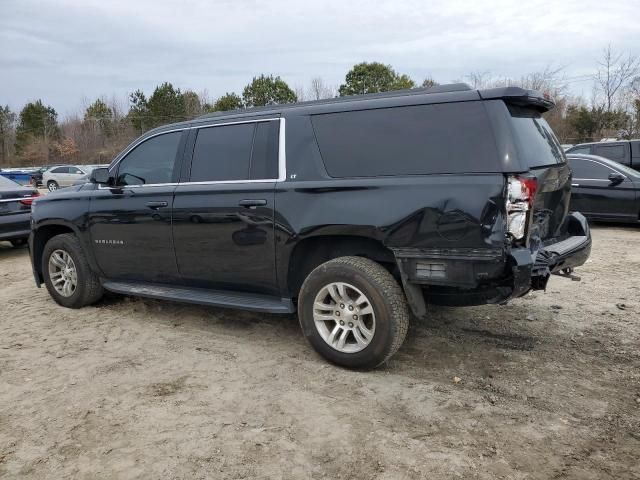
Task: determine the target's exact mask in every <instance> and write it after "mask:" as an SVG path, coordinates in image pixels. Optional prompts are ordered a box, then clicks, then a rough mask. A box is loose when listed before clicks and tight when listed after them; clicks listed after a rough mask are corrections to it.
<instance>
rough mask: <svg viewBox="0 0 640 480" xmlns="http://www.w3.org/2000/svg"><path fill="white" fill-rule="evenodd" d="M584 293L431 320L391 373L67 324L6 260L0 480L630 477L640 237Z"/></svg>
mask: <svg viewBox="0 0 640 480" xmlns="http://www.w3.org/2000/svg"><path fill="white" fill-rule="evenodd" d="M593 236H594V246H593V252H592V258H591V259H590V260H589V262H588V263H587V264H586V265H585V266H584V267H582V268H581V269H579V271H578V272H577V274H578V275H580V276H581V277H582V281H581V282H576V281H571V280H569V279H564V278H559V277H554V278H552V279H551V282H550V284H549V288H548V290H547V292H546V293H543V292H536V293H535V294H530V295H528V296H526V297H525V298H522V299H519V300H516V301H514V302H512V303H511V304H509V305H507V306H484V307H474V308H464V309H453V308H451V309H448V308H447V309H445V308H432V309H431V315H430V318H429V320H428V321H425V322H420V323H419V324H414V325H412V328H411V330H410V332H409V337H408V339H407V342H406V343H405V345H404V346H403V348H402V349H401V350H400V351H399V352H398V354H397V355H396V356H395V357H394V358H393V359H392V361H391V362H390V363H389V364H388V365H386V366H385V367H383V368H380V369H378V370H375V371H372V372H368V373H356V372H351V371H348V370H344V369H340V368H337V367H334V366H331V365H329V364H327V363H326V362H325V361H324V360H322V359H321V358H320V357H319V356H318V355H316V354H315V353H314V352H313V351H312V350H311V348H310V347H309V346H308V345H307V344H306V343H305V341H304V339H303V337H302V335H301V333H300V332H299V327H298V325H297V320H296V318H295V317H293V316H290V317H277V316H271V315H261V314H250V313H245V312H236V311H229V310H219V309H213V308H201V307H194V306H185V305H179V304H173V303H162V302H156V301H150V300H139V299H129V298H125V297H117V296H114V297H110V298H107V299H105V300H104V301H103V302H101V303H100V304H98V305H96V306H95V307H89V308H85V309H83V310H67V309H64V308H62V307H59V306H57V305H56V304H55V303H54V302H53V301H52V300H51V299H50V298H49V296H48V294H47V292H46V290H45V289H44V288H43V289H36V288H35V287H34V284H33V280H32V277H31V271H30V266H29V261H28V253H27V251H26V249H20V250H15V249H12V248H11V247H10V246H9V245H8V244H5V243H2V244H0V312H1V313H0V333H1V335H0V477H2V478H26V479H31V478H33V479H42V478H52V479H60V478H80V479H83V478H86V479H97V478H141V479H142V478H145V479H146V478H165V479H170V478H185V479H187V478H188V479H191V478H219V479H232V478H276V479H278V478H282V479H300V478H330V479H338V478H344V479H351V478H354V479H371V478H380V479H414V478H437V479H443V478H444V479H446V478H465V479H469V478H479V479H493V478H505V479H549V478H575V479H623V478H635V479H639V478H640V460H639V458H640V348H639V344H640V343H639V342H640V301H639V299H638V298H639V297H638V292H639V291H640V275H639V274H638V271H639V270H640V249H639V248H638V246H639V245H640V243H639V240H640V230H639V229H637V228H623V227H612V226H601V227H597V228H594V230H593Z"/></svg>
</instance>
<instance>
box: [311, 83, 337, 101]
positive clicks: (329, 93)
mask: <svg viewBox="0 0 640 480" xmlns="http://www.w3.org/2000/svg"><path fill="white" fill-rule="evenodd" d="M336 95H337V92H336V89H335V88H331V87H330V86H328V85H327V84H325V83H324V80H322V77H313V78H312V79H311V87H310V88H309V98H310V99H311V100H323V99H325V98H333V97H335V96H336Z"/></svg>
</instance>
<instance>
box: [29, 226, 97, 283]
mask: <svg viewBox="0 0 640 480" xmlns="http://www.w3.org/2000/svg"><path fill="white" fill-rule="evenodd" d="M65 233H72V234H74V235H75V236H76V237H78V239H79V240H80V245H81V246H82V249H83V250H84V253H85V256H86V257H87V260H88V261H89V266H90V268H91V269H92V270H93V271H97V265H96V264H95V261H94V258H93V255H91V252H89V251H87V250H88V249H87V248H86V245H85V244H84V241H83V237H82V235H81V234H80V231H79V230H78V228H77V227H76V226H75V225H73V224H71V223H67V222H55V223H46V224H43V225H40V226H38V228H37V229H35V230H33V233H32V234H31V235H32V239H31V245H30V248H31V257H32V263H33V271H34V273H35V274H36V279H37V282H38V284H39V285H42V283H44V277H43V272H42V254H43V252H44V246H45V245H46V244H47V242H48V241H49V240H51V239H52V238H53V237H56V236H58V235H63V234H65Z"/></svg>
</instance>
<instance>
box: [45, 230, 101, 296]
mask: <svg viewBox="0 0 640 480" xmlns="http://www.w3.org/2000/svg"><path fill="white" fill-rule="evenodd" d="M42 273H43V276H44V283H45V285H46V286H47V290H48V291H49V295H51V297H52V298H53V299H54V300H55V301H56V303H58V304H60V305H62V306H63V307H68V308H81V307H84V306H85V305H90V304H92V303H95V302H97V301H98V300H99V299H100V298H101V297H102V295H103V289H102V285H101V284H100V280H99V278H98V276H97V275H96V274H95V273H94V272H93V271H92V270H91V267H90V266H89V262H88V261H87V258H86V256H85V254H84V251H83V250H82V246H81V245H80V241H79V240H78V238H77V237H76V236H75V235H73V234H72V233H65V234H63V235H57V236H55V237H53V238H51V239H50V240H49V241H48V242H47V244H46V245H45V246H44V251H43V253H42Z"/></svg>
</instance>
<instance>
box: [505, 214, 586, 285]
mask: <svg viewBox="0 0 640 480" xmlns="http://www.w3.org/2000/svg"><path fill="white" fill-rule="evenodd" d="M567 230H568V232H569V237H567V238H565V239H564V240H562V241H559V242H555V243H551V244H547V245H544V246H543V247H542V248H541V249H540V250H538V252H537V255H536V257H535V260H534V259H533V258H532V254H531V251H530V250H528V249H524V248H523V249H514V250H512V251H511V254H510V259H511V262H512V272H513V281H514V291H513V294H512V296H513V297H518V296H521V295H524V294H525V293H527V292H528V291H529V290H530V289H533V290H544V289H545V288H546V286H547V282H548V280H549V277H550V276H551V274H552V273H557V272H559V271H561V270H564V269H569V268H575V267H579V266H580V265H583V264H584V263H585V262H586V261H587V259H588V258H589V255H590V254H591V231H590V230H589V224H588V223H587V219H586V218H585V217H584V215H582V214H581V213H579V212H573V213H571V214H569V216H568V218H567Z"/></svg>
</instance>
